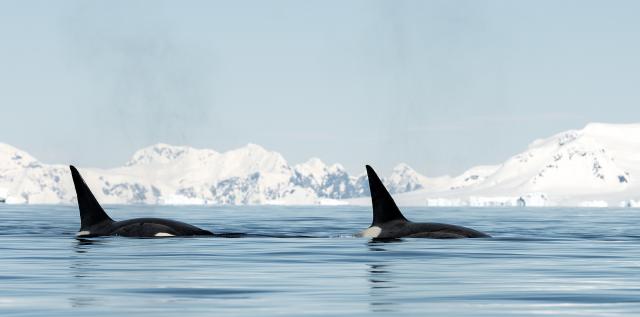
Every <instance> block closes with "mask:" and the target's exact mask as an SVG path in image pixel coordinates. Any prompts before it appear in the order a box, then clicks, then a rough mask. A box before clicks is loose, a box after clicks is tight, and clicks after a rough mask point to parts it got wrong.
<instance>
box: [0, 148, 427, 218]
mask: <svg viewBox="0 0 640 317" xmlns="http://www.w3.org/2000/svg"><path fill="white" fill-rule="evenodd" d="M396 169H400V167H398V168H396ZM80 171H81V173H82V174H83V176H84V178H85V180H86V181H87V183H88V184H89V185H90V186H91V188H92V190H93V192H94V194H95V195H96V196H97V197H98V199H99V200H100V201H101V202H104V203H112V204H116V203H117V204H131V203H134V204H135V203H140V204H299V205H306V204H324V205H326V204H329V205H336V204H344V203H345V202H344V201H342V200H341V199H345V198H353V197H358V196H362V195H366V194H368V184H367V179H366V177H365V176H364V175H360V176H358V177H354V176H351V175H349V174H348V173H347V171H346V170H345V169H344V167H342V165H340V164H333V165H327V164H325V163H324V162H322V161H321V160H320V159H317V158H313V159H310V160H309V161H307V162H305V163H301V164H297V165H295V166H291V165H289V164H288V162H287V161H286V160H285V159H284V158H283V157H282V155H280V154H279V153H277V152H273V151H269V150H266V149H265V148H263V147H261V146H259V145H256V144H248V145H246V146H244V147H242V148H239V149H235V150H231V151H228V152H224V153H220V152H216V151H213V150H209V149H195V148H191V147H186V146H172V145H168V144H156V145H153V146H150V147H146V148H143V149H141V150H139V151H137V152H135V153H134V154H133V156H132V158H131V159H130V160H129V161H128V162H127V163H126V164H125V165H124V166H122V167H118V168H114V169H108V170H105V169H94V168H80ZM402 171H403V172H402V174H401V175H397V174H396V173H395V170H394V174H393V175H392V178H391V183H390V187H393V188H396V187H397V189H395V191H394V192H398V193H399V192H403V191H405V190H410V189H415V188H422V187H423V184H422V183H420V182H425V180H426V178H425V177H424V176H422V175H419V174H418V173H416V172H415V171H413V170H412V169H410V168H409V167H407V166H405V165H402ZM0 193H1V194H3V195H4V196H6V201H7V202H8V203H73V202H74V201H75V192H74V189H73V184H72V182H71V176H70V174H69V170H68V167H67V166H66V165H49V164H44V163H41V162H39V161H38V160H36V159H35V158H34V157H32V156H30V155H29V154H27V153H26V152H24V151H21V150H19V149H17V148H14V147H12V146H10V145H7V144H0ZM0 200H2V197H0Z"/></svg>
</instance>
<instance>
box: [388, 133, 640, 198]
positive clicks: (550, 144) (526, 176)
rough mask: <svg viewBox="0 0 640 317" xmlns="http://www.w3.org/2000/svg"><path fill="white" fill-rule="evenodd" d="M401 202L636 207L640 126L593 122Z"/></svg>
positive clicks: (639, 184) (639, 192) (639, 187)
mask: <svg viewBox="0 0 640 317" xmlns="http://www.w3.org/2000/svg"><path fill="white" fill-rule="evenodd" d="M460 185H462V186H460ZM398 200H399V201H400V202H401V203H402V204H408V205H425V204H426V205H432V206H433V205H439V206H443V205H445V206H459V205H471V206H487V205H512V206H516V205H528V206H541V205H542V206H553V205H562V206H636V205H638V202H640V124H602V123H592V124H588V125H587V126H586V127H585V128H584V129H582V130H570V131H566V132H562V133H559V134H556V135H554V136H552V137H550V138H547V139H541V140H536V141H534V142H533V143H531V144H530V145H529V147H528V148H527V149H526V150H525V151H524V152H522V153H520V154H517V155H515V156H513V157H511V158H510V159H508V160H507V161H506V162H504V163H502V164H500V165H498V166H485V167H476V168H473V169H471V170H469V171H467V172H466V173H464V174H463V175H462V176H459V177H457V178H456V179H455V181H453V182H452V186H451V187H450V188H449V189H446V190H421V191H414V192H411V193H405V194H402V195H398Z"/></svg>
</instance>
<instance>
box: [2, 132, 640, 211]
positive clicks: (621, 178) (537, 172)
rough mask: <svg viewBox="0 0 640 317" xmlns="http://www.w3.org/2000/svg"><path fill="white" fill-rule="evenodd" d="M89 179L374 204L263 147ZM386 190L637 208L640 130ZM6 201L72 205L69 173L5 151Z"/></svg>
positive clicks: (340, 175)
mask: <svg viewBox="0 0 640 317" xmlns="http://www.w3.org/2000/svg"><path fill="white" fill-rule="evenodd" d="M80 171H81V173H82V174H83V175H84V177H85V180H86V181H87V183H88V184H89V185H90V186H91V188H92V189H93V192H94V194H95V195H96V196H97V197H98V199H100V200H101V201H102V202H105V203H118V204H132V203H138V204H298V205H307V204H330V205H336V204H344V203H351V204H365V205H368V204H370V200H369V199H367V198H365V197H366V196H368V195H369V187H368V182H367V178H366V175H364V174H361V175H357V176H353V175H349V174H348V173H347V171H346V170H345V169H344V167H343V166H342V165H340V164H332V165H328V164H325V163H324V162H322V161H321V160H320V159H318V158H312V159H310V160H308V161H307V162H304V163H300V164H296V165H290V164H289V163H288V162H287V161H286V160H285V159H284V157H282V155H280V154H279V153H277V152H274V151H269V150H267V149H265V148H263V147H261V146H259V145H256V144H248V145H246V146H244V147H241V148H239V149H235V150H231V151H227V152H216V151H214V150H209V149H195V148H191V147H187V146H173V145H168V144H162V143H161V144H156V145H153V146H149V147H146V148H143V149H141V150H139V151H137V152H135V153H134V154H133V156H132V158H131V159H130V160H129V161H128V162H127V163H126V164H125V165H124V166H122V167H118V168H114V169H108V170H107V169H93V168H80ZM383 181H384V183H385V185H386V186H387V188H388V189H389V191H390V192H391V193H392V194H394V196H395V197H396V201H397V202H398V203H399V204H401V205H414V206H523V205H524V206H582V207H605V206H625V207H638V206H640V124H602V123H592V124H588V125H587V126H586V127H585V128H584V129H581V130H570V131H566V132H562V133H558V134H556V135H553V136H551V137H549V138H546V139H539V140H536V141H534V142H532V143H531V144H530V145H529V146H528V147H527V148H526V150H525V151H523V152H522V153H519V154H517V155H514V156H512V157H511V158H509V159H508V160H506V161H505V162H504V163H502V164H499V165H490V166H477V167H473V168H471V169H469V170H467V171H466V172H464V173H462V174H461V175H459V176H456V177H450V176H442V177H425V176H423V175H421V174H420V173H418V172H416V171H415V170H413V169H412V168H411V167H409V166H408V165H406V164H398V165H397V166H396V167H395V168H394V169H393V171H392V173H391V174H390V175H389V176H388V177H386V178H383ZM2 200H6V202H7V203H73V202H74V201H75V191H74V189H73V184H72V182H71V177H70V174H69V170H68V167H67V166H65V165H51V164H44V163H41V162H39V161H38V160H37V159H36V158H34V157H32V156H31V155H29V154H28V153H26V152H24V151H21V150H19V149H17V148H15V147H12V146H10V145H7V144H2V143H0V201H2Z"/></svg>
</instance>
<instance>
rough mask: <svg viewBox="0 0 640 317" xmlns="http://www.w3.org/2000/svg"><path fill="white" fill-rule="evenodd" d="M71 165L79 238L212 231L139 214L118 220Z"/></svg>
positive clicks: (172, 235) (152, 235) (189, 234)
mask: <svg viewBox="0 0 640 317" xmlns="http://www.w3.org/2000/svg"><path fill="white" fill-rule="evenodd" d="M69 168H70V169H71V176H72V177H73V185H74V186H75V188H76V194H77V195H78V207H79V208H80V231H79V232H78V233H77V234H76V236H77V237H79V238H88V237H98V236H123V237H174V236H212V235H213V233H212V232H210V231H207V230H203V229H200V228H198V227H195V226H192V225H190V224H186V223H184V222H179V221H175V220H169V219H160V218H136V219H129V220H123V221H115V220H113V219H111V218H110V217H109V216H108V215H107V213H106V212H105V211H104V209H102V207H101V206H100V204H99V203H98V201H97V200H96V198H95V197H94V196H93V193H91V190H90V189H89V187H88V186H87V184H86V183H85V182H84V179H82V176H80V173H78V170H77V169H76V168H75V167H73V166H69Z"/></svg>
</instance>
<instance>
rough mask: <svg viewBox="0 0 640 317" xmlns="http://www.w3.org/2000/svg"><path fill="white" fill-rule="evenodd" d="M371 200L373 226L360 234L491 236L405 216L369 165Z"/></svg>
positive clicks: (374, 236) (386, 235)
mask: <svg viewBox="0 0 640 317" xmlns="http://www.w3.org/2000/svg"><path fill="white" fill-rule="evenodd" d="M367 176H368V177H369V189H370V190H371V203H372V205H373V222H372V223H371V226H370V227H369V228H368V229H366V230H364V231H362V232H360V233H359V234H358V236H360V237H367V238H375V239H395V238H405V237H406V238H433V239H455V238H489V237H490V236H489V235H488V234H486V233H482V232H480V231H477V230H473V229H470V228H465V227H462V226H456V225H448V224H444V223H416V222H411V221H409V220H407V218H405V217H404V216H403V215H402V213H401V212H400V209H398V206H397V205H396V203H395V201H393V198H391V195H390V194H389V192H388V191H387V189H386V188H385V187H384V185H383V184H382V181H380V178H378V175H376V172H375V171H374V170H373V168H371V166H369V165H367Z"/></svg>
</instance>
